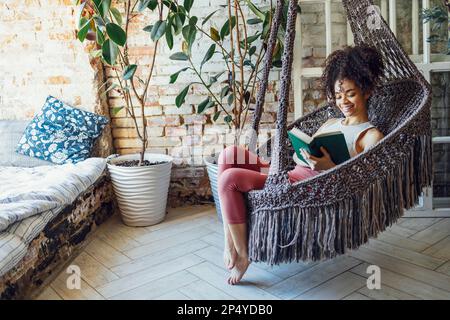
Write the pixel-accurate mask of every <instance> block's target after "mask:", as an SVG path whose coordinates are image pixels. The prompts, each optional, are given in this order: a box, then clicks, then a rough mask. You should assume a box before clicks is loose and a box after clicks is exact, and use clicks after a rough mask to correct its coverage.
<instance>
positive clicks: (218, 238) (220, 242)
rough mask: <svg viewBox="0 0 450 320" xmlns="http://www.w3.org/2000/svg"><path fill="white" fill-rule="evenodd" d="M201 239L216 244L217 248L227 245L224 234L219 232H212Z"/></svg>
mask: <svg viewBox="0 0 450 320" xmlns="http://www.w3.org/2000/svg"><path fill="white" fill-rule="evenodd" d="M200 240H202V241H204V242H206V243H208V244H210V245H213V246H215V247H216V248H219V249H223V247H224V245H225V241H224V237H223V235H222V234H220V233H217V232H212V233H210V234H208V235H206V236H204V237H201V238H200Z"/></svg>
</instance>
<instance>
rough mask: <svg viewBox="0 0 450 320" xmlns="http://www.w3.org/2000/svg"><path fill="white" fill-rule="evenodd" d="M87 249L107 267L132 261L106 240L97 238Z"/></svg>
mask: <svg viewBox="0 0 450 320" xmlns="http://www.w3.org/2000/svg"><path fill="white" fill-rule="evenodd" d="M85 251H86V252H87V253H89V254H90V255H91V256H92V257H94V258H95V260H97V261H98V262H100V263H101V264H103V265H104V266H105V267H107V268H112V267H115V266H118V265H120V264H122V263H125V262H129V261H131V259H130V258H128V257H127V256H126V255H124V254H123V253H122V252H120V251H119V250H116V249H114V248H113V247H112V246H110V245H109V244H108V243H106V242H105V241H104V240H102V239H99V238H95V239H93V240H92V241H91V242H90V243H89V244H88V245H87V246H86V249H85Z"/></svg>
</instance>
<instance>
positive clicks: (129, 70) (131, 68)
mask: <svg viewBox="0 0 450 320" xmlns="http://www.w3.org/2000/svg"><path fill="white" fill-rule="evenodd" d="M136 69H137V65H135V64H130V65H128V66H126V68H125V70H123V75H122V78H123V80H129V79H131V78H132V77H133V76H134V73H135V72H136Z"/></svg>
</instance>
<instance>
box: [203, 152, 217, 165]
mask: <svg viewBox="0 0 450 320" xmlns="http://www.w3.org/2000/svg"><path fill="white" fill-rule="evenodd" d="M219 154H220V153H216V154H214V155H209V156H207V157H205V162H206V164H207V165H217V158H218V157H219Z"/></svg>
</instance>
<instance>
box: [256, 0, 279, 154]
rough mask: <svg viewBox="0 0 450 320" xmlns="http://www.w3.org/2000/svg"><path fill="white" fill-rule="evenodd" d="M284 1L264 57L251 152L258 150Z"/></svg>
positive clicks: (274, 22) (276, 17) (275, 19)
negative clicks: (260, 125) (260, 126)
mask: <svg viewBox="0 0 450 320" xmlns="http://www.w3.org/2000/svg"><path fill="white" fill-rule="evenodd" d="M283 7H284V0H277V6H276V8H275V16H274V19H273V20H272V26H271V28H270V35H269V42H268V44H267V53H266V55H265V57H264V62H263V63H264V64H263V75H262V80H261V82H260V87H259V91H258V95H257V97H256V106H255V111H254V113H253V123H252V129H253V132H252V135H251V136H250V141H249V150H250V151H254V150H255V149H256V142H257V136H258V132H259V123H260V121H261V115H262V112H263V105H264V102H265V98H266V91H267V84H268V82H269V73H270V69H271V66H272V57H273V52H274V50H275V45H276V43H277V41H276V40H277V35H278V30H279V27H280V24H281V17H282V15H283Z"/></svg>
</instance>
